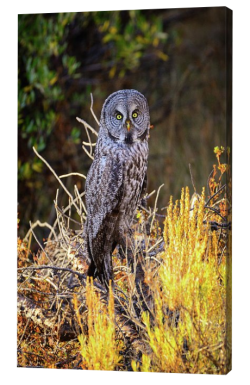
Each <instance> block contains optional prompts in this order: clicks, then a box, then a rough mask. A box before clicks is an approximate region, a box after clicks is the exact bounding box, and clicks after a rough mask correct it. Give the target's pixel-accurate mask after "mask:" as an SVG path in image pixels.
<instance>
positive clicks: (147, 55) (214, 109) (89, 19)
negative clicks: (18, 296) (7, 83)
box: [18, 8, 226, 237]
mask: <svg viewBox="0 0 250 385" xmlns="http://www.w3.org/2000/svg"><path fill="white" fill-rule="evenodd" d="M225 12H226V10H225V8H196V9H195V8H194V9H176V10H175V9H172V10H147V11H139V10H138V11H117V12H85V13H64V14H40V15H39V14H37V15H19V17H18V35H19V38H18V141H19V150H18V151H19V154H18V155H19V160H18V179H19V185H18V189H19V193H18V195H19V197H18V199H19V209H18V210H19V217H20V219H21V222H20V229H19V231H20V236H21V237H22V236H24V234H25V233H26V232H27V229H28V227H29V225H28V222H29V220H32V221H35V220H37V219H38V218H39V219H40V220H46V221H49V222H50V223H52V222H53V221H54V219H55V210H54V208H53V207H52V205H51V202H52V200H53V199H54V197H55V191H56V188H57V182H56V181H55V179H54V177H53V176H52V175H51V174H50V172H49V170H47V169H46V167H45V166H44V165H43V164H42V163H41V162H40V160H39V159H38V158H36V157H35V156H34V153H33V151H32V146H35V147H36V148H37V149H38V151H39V152H41V153H42V155H43V157H44V158H45V159H47V160H48V162H49V163H50V164H51V165H52V167H53V168H54V169H55V170H56V172H57V174H58V175H61V174H65V173H68V172H82V173H85V174H86V172H87V170H88V168H89V166H90V159H89V158H88V157H87V155H86V154H84V153H83V151H82V149H81V141H82V140H85V139H86V137H85V135H86V134H85V132H82V131H81V128H82V127H81V126H80V124H79V123H77V122H76V120H75V117H76V116H79V117H82V118H84V119H85V120H87V121H89V122H90V123H91V124H93V125H95V127H96V123H95V122H94V120H93V117H92V116H91V115H90V112H89V106H90V93H91V92H92V93H93V96H94V111H95V113H96V115H97V117H99V116H100V112H101V107H102V104H103V102H104V100H105V98H106V97H107V96H108V95H109V94H110V93H112V92H114V91H116V90H118V89H121V88H134V89H137V90H139V91H140V92H142V93H143V94H144V95H145V96H146V97H147V99H148V102H149V106H150V113H151V123H152V124H153V125H154V129H153V130H152V133H151V138H150V156H149V178H148V179H149V186H148V191H149V192H150V191H152V190H153V189H157V188H158V186H159V185H160V184H161V183H164V184H165V186H164V190H163V192H164V194H162V197H161V196H160V198H159V207H163V206H166V204H167V202H168V199H167V197H169V196H170V195H173V196H174V197H175V196H176V195H177V194H178V193H179V191H180V189H181V187H182V186H183V185H185V186H189V187H190V191H192V184H191V178H190V174H189V169H188V164H189V163H191V165H192V172H193V175H194V179H195V185H196V188H197V189H198V190H201V187H202V186H203V185H204V177H203V176H204V175H208V174H209V173H210V171H211V164H212V162H213V159H212V156H213V155H212V152H213V148H214V147H215V146H216V145H217V144H221V145H224V147H226V143H225V141H226V139H225V137H226V135H225V132H226V126H225V123H226V98H225V96H226V89H225V79H226V57H225V51H224V47H225V39H226V36H225ZM96 128H97V127H96ZM197 160H199V161H197ZM72 179H74V180H72ZM67 183H68V185H67V187H68V188H69V189H70V188H71V186H73V184H76V185H77V186H78V189H79V190H80V191H82V190H83V189H84V181H83V180H82V179H80V178H79V177H72V178H69V179H68V181H67ZM59 198H60V197H59ZM149 203H150V202H149ZM65 204H66V203H65Z"/></svg>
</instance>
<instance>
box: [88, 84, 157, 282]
mask: <svg viewBox="0 0 250 385" xmlns="http://www.w3.org/2000/svg"><path fill="white" fill-rule="evenodd" d="M149 128H150V117H149V109H148V103H147V100H146V98H145V97H144V96H143V95H142V94H141V93H140V92H138V91H136V90H120V91H117V92H114V93H113V94H111V95H110V96H109V97H108V98H107V99H106V100H105V102H104V105H103V107H102V112H101V119H100V131H99V135H98V139H97V143H96V149H95V154H94V160H93V163H92V165H91V167H90V169H89V172H88V175H87V179H86V206H87V213H88V215H87V221H86V227H85V236H86V244H87V251H88V254H89V258H90V260H91V263H90V266H89V269H88V275H89V276H93V277H99V278H100V280H101V282H102V283H104V284H105V285H107V284H108V283H109V280H111V281H112V279H113V269H112V252H113V250H114V249H115V247H116V245H117V244H119V245H121V246H122V247H125V244H126V240H127V239H128V238H129V237H128V235H129V232H130V228H131V222H132V220H133V216H134V214H135V211H136V208H137V206H138V203H139V200H140V198H142V195H143V194H144V193H145V189H146V184H147V176H146V172H147V162H148V137H149Z"/></svg>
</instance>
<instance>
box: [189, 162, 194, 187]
mask: <svg viewBox="0 0 250 385" xmlns="http://www.w3.org/2000/svg"><path fill="white" fill-rule="evenodd" d="M188 166H189V172H190V176H191V182H192V185H193V188H194V192H196V188H195V185H194V179H193V174H192V170H191V164H190V163H189V165H188Z"/></svg>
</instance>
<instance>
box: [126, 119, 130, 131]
mask: <svg viewBox="0 0 250 385" xmlns="http://www.w3.org/2000/svg"><path fill="white" fill-rule="evenodd" d="M126 127H127V130H128V132H129V131H130V128H131V122H130V120H129V119H128V120H126Z"/></svg>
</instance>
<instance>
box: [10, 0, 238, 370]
mask: <svg viewBox="0 0 250 385" xmlns="http://www.w3.org/2000/svg"><path fill="white" fill-rule="evenodd" d="M231 165H232V11H231V10H230V9H228V8H226V7H209V8H181V9H148V10H124V11H100V12H98V11H95V12H77V13H53V14H50V13H47V14H20V15H18V243H17V248H18V253H17V257H18V267H17V366H18V367H25V368H31V367H32V368H53V369H57V370H59V369H78V370H106V371H121V372H122V371H134V372H165V373H193V374H195V373H199V374H217V375H218V374H227V373H228V372H229V371H230V370H231V357H232V343H231V333H232V323H231V309H232V306H231V281H232V279H231V274H232V271H231V265H232V264H231V258H232V251H231V250H232V248H231V238H232V211H231V210H232V168H231Z"/></svg>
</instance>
